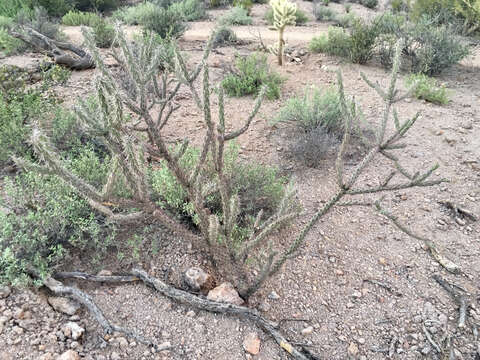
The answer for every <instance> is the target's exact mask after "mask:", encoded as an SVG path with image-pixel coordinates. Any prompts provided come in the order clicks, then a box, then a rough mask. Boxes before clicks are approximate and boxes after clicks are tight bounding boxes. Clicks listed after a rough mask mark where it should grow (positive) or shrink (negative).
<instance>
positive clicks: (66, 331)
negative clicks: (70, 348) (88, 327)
mask: <svg viewBox="0 0 480 360" xmlns="http://www.w3.org/2000/svg"><path fill="white" fill-rule="evenodd" d="M62 332H63V335H65V336H66V337H67V338H71V339H73V340H78V339H80V338H81V337H82V335H83V333H84V332H85V329H84V328H82V327H81V326H80V325H78V324H77V323H76V322H73V321H70V322H68V323H66V324H65V325H64V326H63V328H62Z"/></svg>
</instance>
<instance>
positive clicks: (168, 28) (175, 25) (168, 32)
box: [140, 7, 185, 38]
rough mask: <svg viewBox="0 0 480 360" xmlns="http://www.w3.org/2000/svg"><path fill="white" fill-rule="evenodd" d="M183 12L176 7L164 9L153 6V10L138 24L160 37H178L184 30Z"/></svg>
mask: <svg viewBox="0 0 480 360" xmlns="http://www.w3.org/2000/svg"><path fill="white" fill-rule="evenodd" d="M183 19H184V18H183V14H182V13H181V12H180V10H179V9H178V8H168V9H164V8H161V7H155V9H154V11H152V12H149V13H148V14H147V15H146V16H145V17H144V18H143V19H142V23H141V24H140V25H143V26H144V28H145V29H147V30H151V31H153V32H155V33H157V34H158V35H160V36H161V37H162V38H166V37H173V38H175V37H178V36H181V35H182V34H183V33H184V32H185V24H184V23H183Z"/></svg>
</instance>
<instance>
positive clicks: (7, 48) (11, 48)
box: [0, 28, 27, 56]
mask: <svg viewBox="0 0 480 360" xmlns="http://www.w3.org/2000/svg"><path fill="white" fill-rule="evenodd" d="M26 49H27V46H26V45H25V43H24V42H23V41H22V40H20V39H17V38H14V37H13V36H11V35H10V34H9V33H8V30H6V29H5V28H0V52H1V53H3V54H5V55H7V56H8V55H13V54H18V53H21V52H23V51H25V50H26Z"/></svg>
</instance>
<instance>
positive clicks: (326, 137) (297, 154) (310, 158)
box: [288, 127, 339, 168]
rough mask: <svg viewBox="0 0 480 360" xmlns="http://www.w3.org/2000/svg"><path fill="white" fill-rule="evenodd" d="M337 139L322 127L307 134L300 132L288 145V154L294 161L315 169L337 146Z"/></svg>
mask: <svg viewBox="0 0 480 360" xmlns="http://www.w3.org/2000/svg"><path fill="white" fill-rule="evenodd" d="M338 143H339V141H338V137H337V136H336V135H334V134H331V133H329V132H328V131H326V130H325V129H324V128H322V127H317V128H315V129H313V130H311V131H308V132H301V133H300V134H298V135H297V136H296V137H295V140H294V141H293V142H292V143H291V144H290V145H289V147H288V150H289V154H291V155H292V156H293V158H294V159H295V161H297V162H299V163H302V164H304V165H305V166H308V167H313V168H314V167H317V166H319V165H320V164H321V162H322V161H323V160H324V159H325V157H326V156H327V155H328V153H329V151H331V150H332V148H333V147H335V146H336V145H338Z"/></svg>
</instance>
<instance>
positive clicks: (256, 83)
mask: <svg viewBox="0 0 480 360" xmlns="http://www.w3.org/2000/svg"><path fill="white" fill-rule="evenodd" d="M283 81H284V79H283V78H282V77H281V76H280V75H279V74H278V73H276V72H274V71H272V70H271V69H270V67H269V66H268V63H267V55H265V54H259V53H253V54H251V55H249V56H240V57H238V58H237V61H236V72H235V73H232V74H230V75H228V76H227V77H225V79H224V80H223V82H222V86H223V88H224V89H225V91H226V93H227V94H228V95H230V96H244V95H251V94H258V93H259V92H260V89H261V88H262V87H263V86H266V88H267V90H266V94H265V96H266V97H267V98H268V99H278V98H279V97H280V86H281V84H282V83H283Z"/></svg>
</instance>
